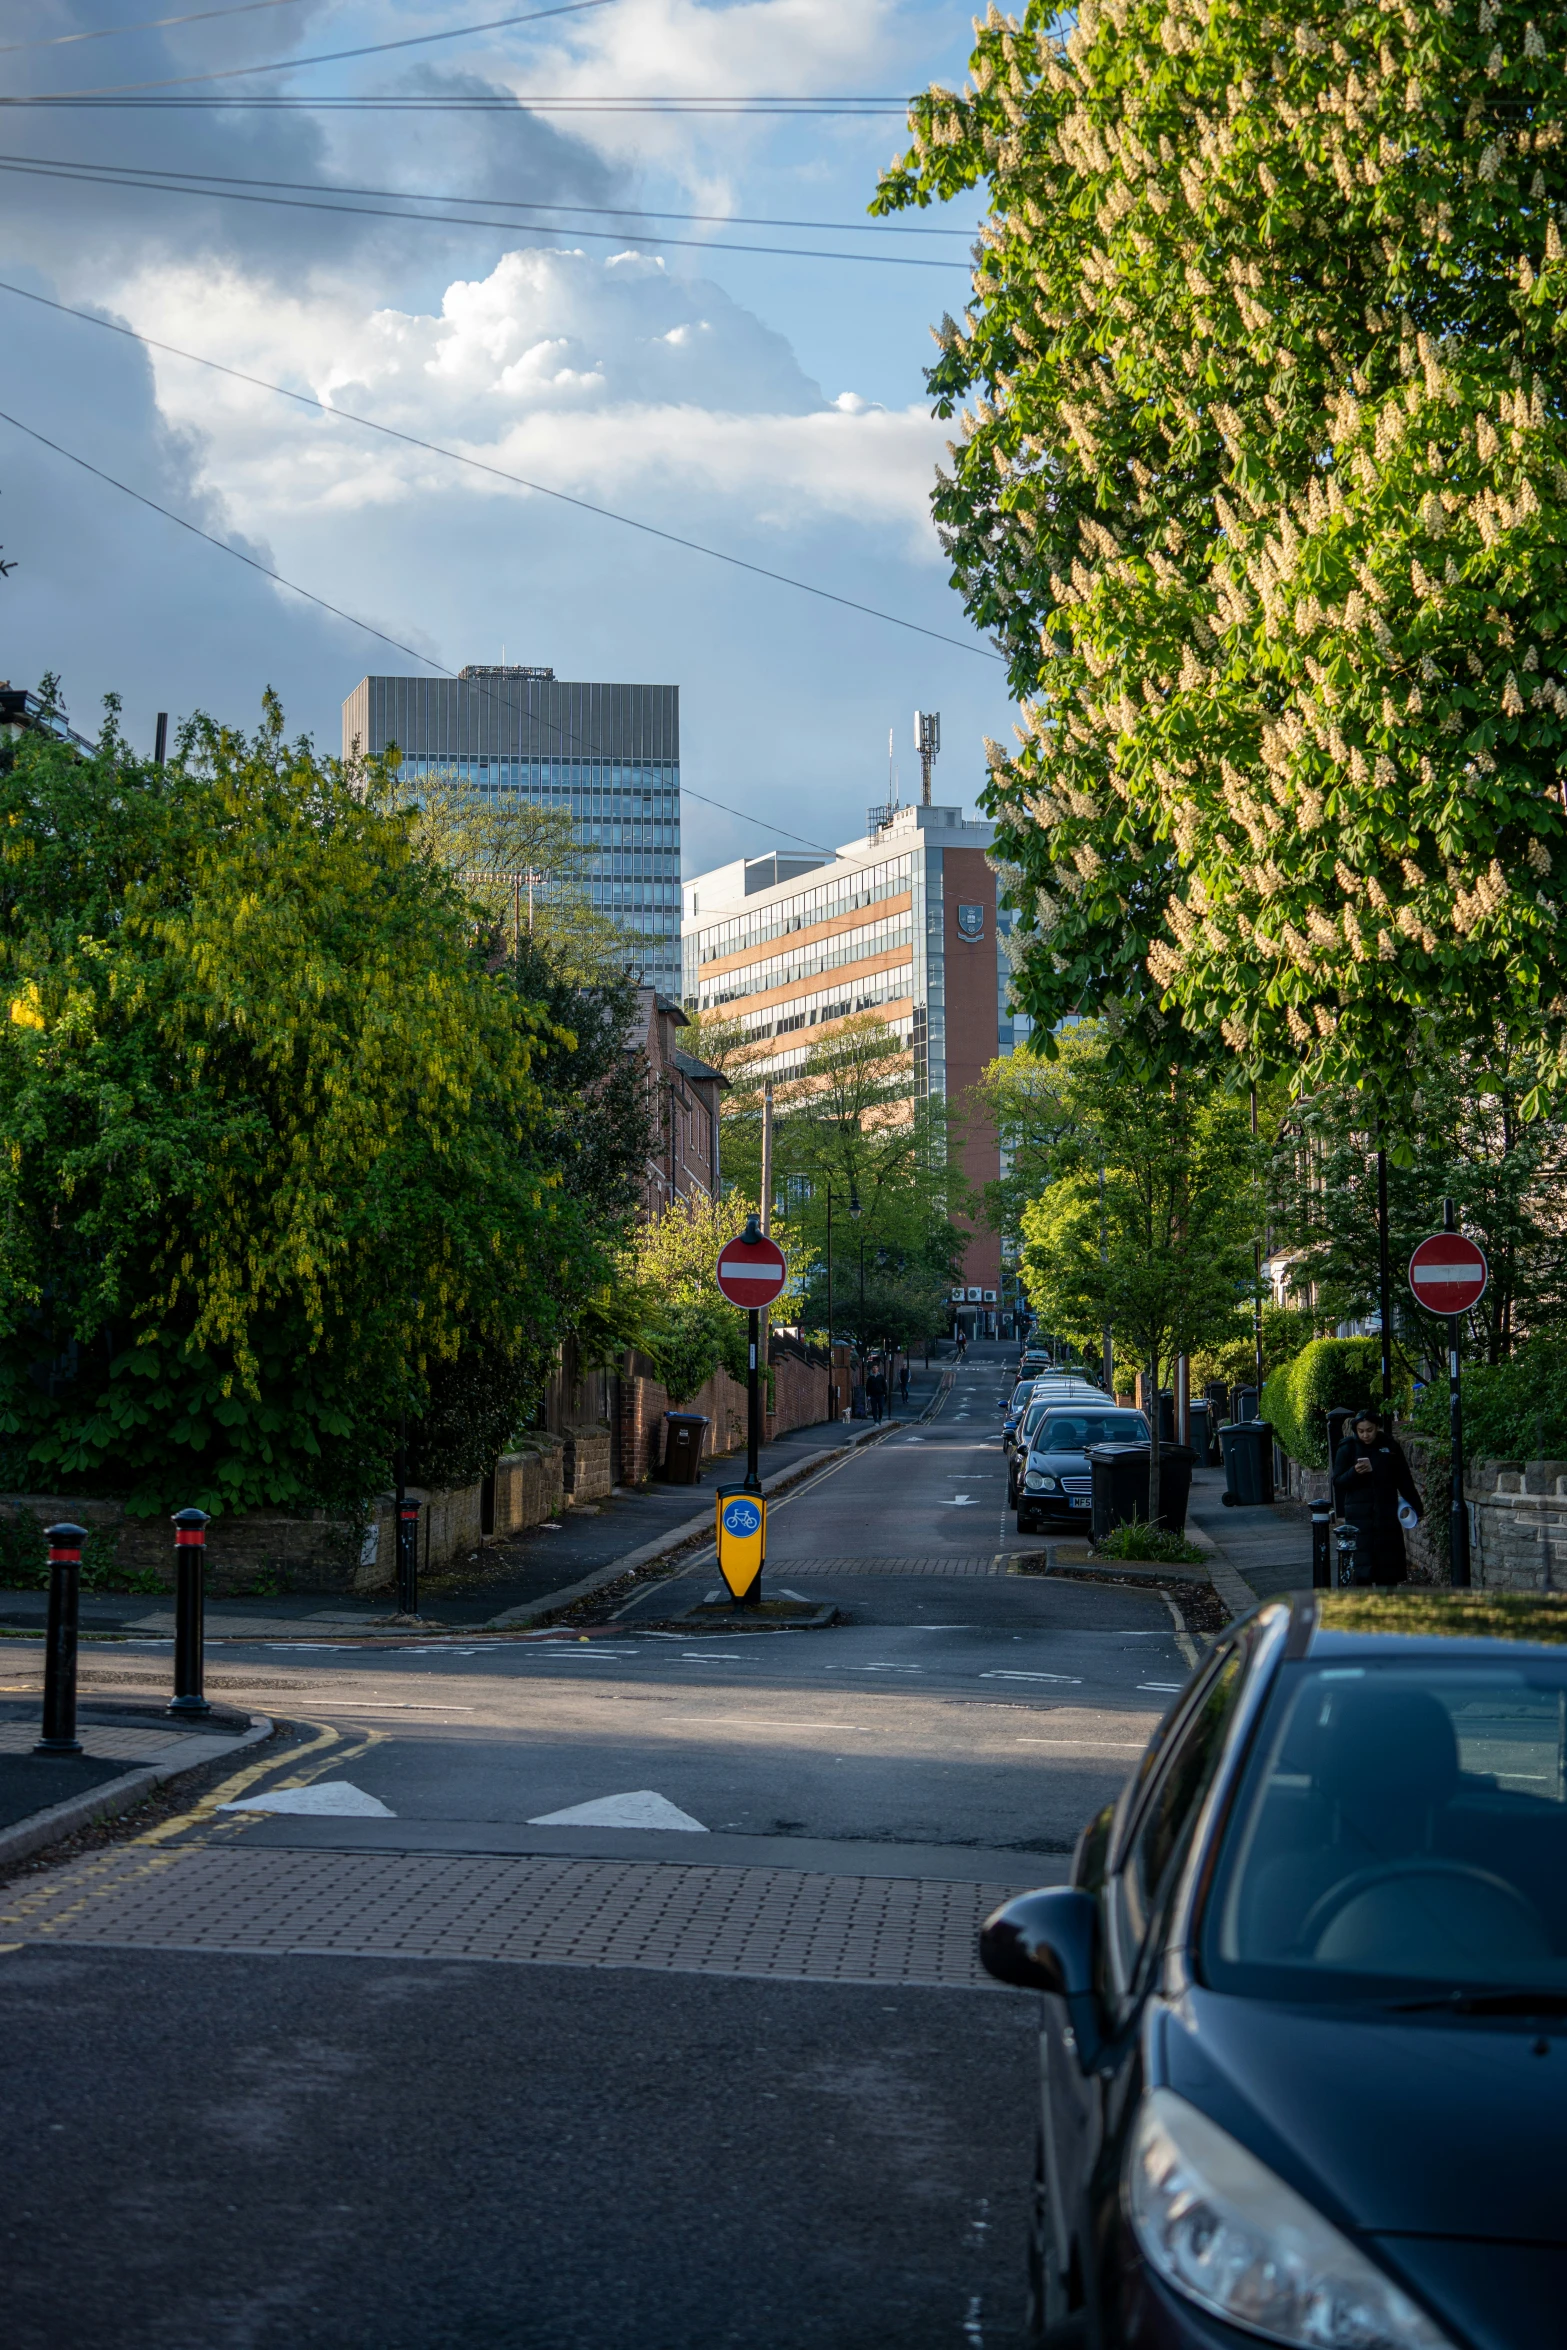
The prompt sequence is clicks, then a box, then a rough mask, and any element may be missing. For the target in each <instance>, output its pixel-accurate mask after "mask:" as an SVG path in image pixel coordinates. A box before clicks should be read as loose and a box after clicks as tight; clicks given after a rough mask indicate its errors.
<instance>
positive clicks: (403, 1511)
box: [397, 1498, 419, 1616]
mask: <svg viewBox="0 0 1567 2350" xmlns="http://www.w3.org/2000/svg"><path fill="white" fill-rule="evenodd" d="M397 1612H398V1614H399V1615H400V1616H416V1615H417V1614H418V1613H419V1504H418V1503H417V1502H416V1501H410V1500H408V1499H406V1498H404V1499H403V1500H402V1501H400V1502H399V1503H398V1505H397Z"/></svg>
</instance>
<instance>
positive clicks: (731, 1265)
mask: <svg viewBox="0 0 1567 2350" xmlns="http://www.w3.org/2000/svg"><path fill="white" fill-rule="evenodd" d="M788 1280H789V1267H788V1263H787V1261H786V1260H785V1257H784V1253H783V1250H782V1249H781V1248H780V1247H779V1246H778V1243H777V1242H776V1241H775V1240H769V1238H768V1237H767V1235H766V1233H765V1232H763V1230H762V1228H761V1224H760V1222H759V1221H758V1219H757V1218H756V1217H755V1216H752V1217H751V1218H750V1219H749V1221H748V1222H747V1224H746V1228H745V1230H744V1231H743V1232H742V1233H741V1235H740V1237H739V1239H738V1240H731V1241H730V1242H729V1243H728V1244H727V1246H726V1247H724V1248H721V1249H720V1250H719V1252H718V1286H719V1289H720V1290H721V1292H722V1293H723V1295H724V1296H725V1297H726V1298H727V1299H728V1300H729V1303H730V1304H731V1305H732V1306H741V1307H743V1308H744V1309H745V1313H746V1316H747V1318H748V1321H749V1324H750V1347H749V1351H748V1354H747V1359H746V1413H745V1483H744V1485H743V1486H742V1487H741V1489H740V1491H741V1493H742V1494H755V1495H758V1496H759V1495H760V1493H761V1490H762V1477H761V1467H760V1461H759V1454H760V1449H761V1428H762V1414H761V1385H762V1366H761V1363H760V1362H759V1360H758V1355H759V1353H760V1349H761V1334H762V1333H761V1324H762V1309H763V1308H764V1306H770V1305H772V1304H773V1303H774V1302H775V1300H776V1299H778V1298H780V1297H782V1295H783V1293H784V1290H785V1288H786V1286H787V1284H788ZM731 1491H732V1489H731ZM724 1499H725V1497H724V1495H723V1494H722V1493H720V1495H719V1497H718V1519H719V1547H718V1555H719V1567H720V1570H721V1571H723V1562H724V1534H725V1527H724ZM755 1514H756V1517H757V1524H756V1525H755V1527H751V1528H748V1529H747V1530H746V1542H747V1544H748V1545H751V1544H754V1548H755V1554H756V1557H755V1566H754V1569H753V1570H752V1572H751V1573H750V1574H748V1575H747V1576H746V1577H745V1582H744V1585H743V1587H742V1589H736V1587H735V1585H734V1584H733V1583H730V1589H731V1590H732V1591H734V1593H735V1597H736V1599H739V1598H741V1597H742V1596H743V1597H744V1599H745V1601H746V1603H747V1605H749V1606H752V1607H755V1606H756V1605H757V1604H758V1603H759V1601H760V1599H761V1596H762V1559H763V1555H764V1547H765V1543H766V1531H767V1513H766V1510H765V1509H762V1508H759V1509H758V1510H757V1511H756V1513H755ZM724 1579H725V1581H726V1582H728V1581H729V1577H728V1574H727V1571H725V1573H724Z"/></svg>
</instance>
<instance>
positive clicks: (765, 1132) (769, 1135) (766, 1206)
mask: <svg viewBox="0 0 1567 2350" xmlns="http://www.w3.org/2000/svg"><path fill="white" fill-rule="evenodd" d="M772 1229H773V1081H772V1079H771V1078H770V1077H764V1078H763V1080H762V1237H763V1239H764V1240H767V1239H770V1238H771V1237H772ZM760 1334H761V1347H762V1366H761V1367H762V1376H763V1378H764V1379H765V1378H766V1375H767V1358H768V1351H769V1348H770V1346H771V1343H772V1308H771V1306H763V1308H762V1317H761V1324H760Z"/></svg>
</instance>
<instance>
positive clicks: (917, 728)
mask: <svg viewBox="0 0 1567 2350" xmlns="http://www.w3.org/2000/svg"><path fill="white" fill-rule="evenodd" d="M914 748H915V749H916V750H917V751H918V753H919V755H920V780H921V786H922V788H921V792H920V797H921V798H922V800H923V801H924V803H925V805H926V807H927V808H928V807H929V806H930V774H931V769H932V768H933V767H934V766H935V764H936V755H937V753H938V752H939V751H940V749H941V712H940V711H939V710H916V711H915V713H914Z"/></svg>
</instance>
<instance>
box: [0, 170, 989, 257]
mask: <svg viewBox="0 0 1567 2350" xmlns="http://www.w3.org/2000/svg"><path fill="white" fill-rule="evenodd" d="M0 171H8V172H11V173H13V174H17V175H20V176H22V177H25V178H29V179H53V180H64V181H65V183H66V185H67V186H69V187H77V188H137V189H140V190H141V191H142V192H143V193H144V194H147V195H162V196H205V197H208V198H210V199H212V200H214V201H217V202H221V203H225V204H267V205H271V206H272V207H273V208H274V209H275V210H278V211H282V212H333V213H336V214H337V215H338V216H339V217H340V218H343V219H347V220H405V221H416V222H426V223H428V225H429V226H430V227H432V228H493V229H501V230H503V231H504V232H505V234H506V235H507V236H508V237H513V238H518V239H526V240H527V241H528V242H529V243H531V244H535V245H536V244H540V243H543V244H559V243H560V242H561V241H562V239H563V238H583V237H591V238H592V239H593V240H594V241H595V242H596V243H603V244H609V245H624V244H625V243H627V241H628V239H629V240H630V241H632V242H634V243H636V244H639V245H670V246H679V247H683V248H688V249H689V250H691V251H693V252H697V253H760V254H764V255H765V254H774V255H776V256H777V257H778V258H780V259H786V260H791V261H847V262H851V263H858V264H860V265H861V266H867V265H868V266H869V267H870V268H872V269H880V268H893V269H965V268H967V266H968V265H967V263H966V262H963V261H958V260H956V259H953V260H946V259H942V260H937V259H934V258H931V257H927V256H926V255H925V254H923V253H831V252H827V251H825V250H823V249H822V248H821V247H819V246H810V245H747V244H737V243H736V242H735V240H734V239H733V238H732V237H730V238H725V239H723V240H722V241H720V240H719V239H717V238H715V237H671V236H665V235H663V234H657V235H654V236H646V235H643V234H640V233H638V232H635V231H629V230H626V229H608V228H582V227H580V226H573V227H570V228H555V229H552V228H548V227H543V226H536V225H535V224H534V223H533V222H531V221H515V220H486V219H483V218H480V217H479V216H477V215H474V214H469V213H455V212H410V211H407V210H405V209H402V208H397V207H394V206H392V205H388V204H335V203H333V202H332V201H331V200H330V199H329V198H327V197H324V196H268V195H260V194H256V193H253V192H251V191H249V190H247V189H244V188H237V187H229V186H224V185H221V184H218V185H213V186H208V187H187V186H181V185H179V184H178V183H176V182H173V181H170V180H168V179H165V178H161V177H154V176H153V174H152V173H151V172H149V171H137V172H135V173H134V174H131V173H126V172H121V171H114V170H111V169H109V168H107V167H106V166H104V165H100V164H96V163H80V164H61V163H34V162H30V161H27V160H26V159H25V158H22V157H14V156H0Z"/></svg>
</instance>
